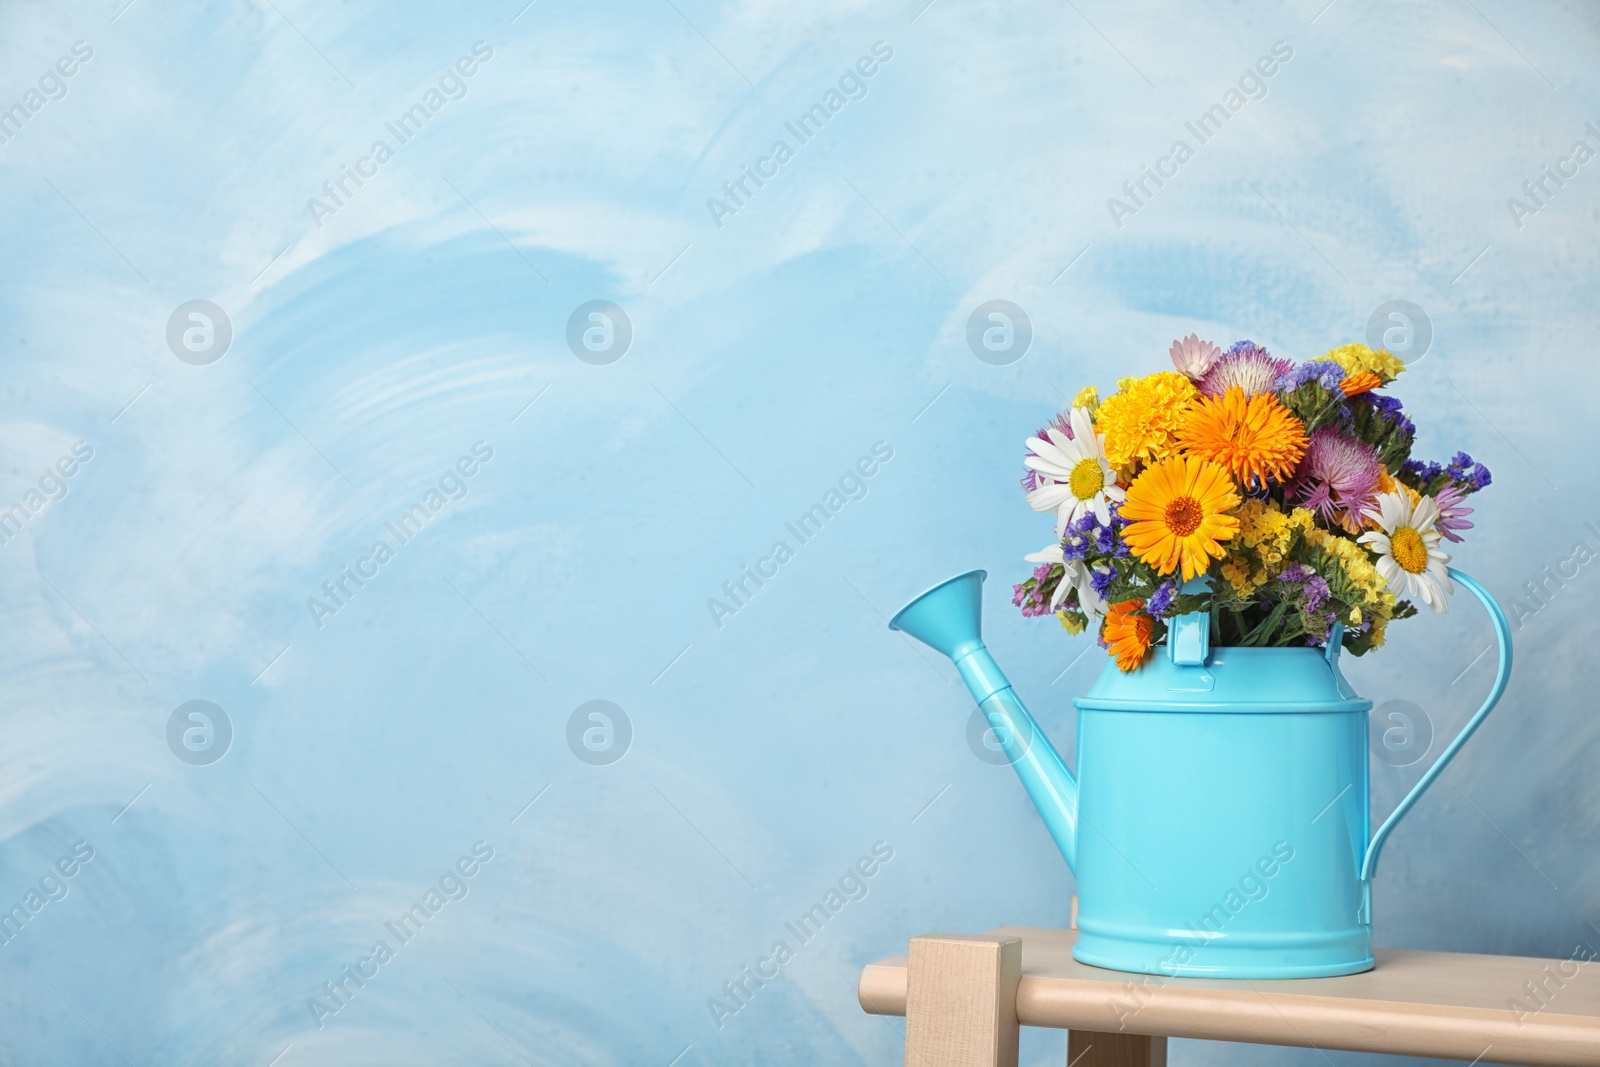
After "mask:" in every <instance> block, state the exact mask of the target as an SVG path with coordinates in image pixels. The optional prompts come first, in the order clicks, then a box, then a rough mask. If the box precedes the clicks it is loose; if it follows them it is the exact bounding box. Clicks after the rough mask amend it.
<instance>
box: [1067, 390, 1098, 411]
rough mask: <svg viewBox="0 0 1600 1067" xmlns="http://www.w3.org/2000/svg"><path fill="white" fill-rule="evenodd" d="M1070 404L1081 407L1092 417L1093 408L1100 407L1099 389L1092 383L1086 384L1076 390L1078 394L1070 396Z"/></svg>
mask: <svg viewBox="0 0 1600 1067" xmlns="http://www.w3.org/2000/svg"><path fill="white" fill-rule="evenodd" d="M1072 406H1073V407H1075V408H1083V409H1084V410H1086V411H1087V412H1088V413H1089V414H1090V416H1091V417H1092V416H1093V415H1094V413H1095V410H1096V409H1097V408H1099V407H1100V390H1098V389H1096V388H1095V387H1094V386H1092V385H1086V386H1084V387H1083V388H1082V389H1079V390H1078V395H1077V396H1075V397H1073V398H1072Z"/></svg>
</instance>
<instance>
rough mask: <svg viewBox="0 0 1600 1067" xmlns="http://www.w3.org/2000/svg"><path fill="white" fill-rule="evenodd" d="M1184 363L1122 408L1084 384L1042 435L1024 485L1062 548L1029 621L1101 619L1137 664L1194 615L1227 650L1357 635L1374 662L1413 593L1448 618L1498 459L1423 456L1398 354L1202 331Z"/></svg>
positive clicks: (1127, 661) (1038, 576)
mask: <svg viewBox="0 0 1600 1067" xmlns="http://www.w3.org/2000/svg"><path fill="white" fill-rule="evenodd" d="M1172 361H1173V363H1174V364H1175V365H1176V366H1177V371H1175V372H1174V371H1163V372H1161V373H1157V374H1151V375H1148V376H1146V377H1143V378H1123V379H1122V380H1121V381H1119V382H1118V383H1117V391H1116V393H1115V394H1113V395H1111V396H1108V397H1106V398H1105V399H1104V400H1101V399H1100V398H1099V395H1098V394H1097V392H1096V391H1095V388H1094V387H1093V386H1090V387H1088V388H1086V389H1084V390H1083V391H1082V392H1080V393H1079V394H1078V395H1077V397H1076V398H1075V399H1074V400H1073V403H1072V407H1071V409H1070V410H1068V411H1066V412H1063V413H1061V414H1059V415H1057V416H1056V417H1055V418H1054V419H1053V420H1051V422H1050V424H1049V425H1048V426H1046V427H1044V428H1043V429H1042V430H1040V431H1039V432H1038V434H1036V435H1035V436H1033V437H1030V438H1028V449H1029V452H1028V456H1027V458H1026V459H1024V460H1023V462H1024V464H1025V465H1026V466H1027V468H1028V473H1027V476H1026V477H1025V478H1023V480H1022V486H1023V488H1024V489H1025V490H1026V491H1027V494H1028V503H1029V504H1031V505H1032V506H1033V509H1034V510H1035V511H1041V512H1044V511H1048V512H1054V513H1055V517H1056V536H1057V538H1058V540H1057V541H1056V542H1054V543H1052V544H1051V545H1050V546H1049V547H1047V548H1045V549H1044V550H1043V551H1042V552H1036V553H1034V554H1033V555H1030V556H1028V557H1027V559H1028V561H1029V562H1031V563H1036V564H1038V566H1037V567H1036V568H1035V569H1034V572H1033V577H1031V578H1029V579H1028V580H1027V581H1025V582H1023V583H1022V584H1021V585H1018V586H1016V595H1015V597H1014V600H1013V603H1015V604H1016V605H1017V606H1018V607H1020V608H1021V609H1022V613H1023V614H1024V615H1026V616H1035V615H1051V614H1053V615H1055V616H1056V617H1057V618H1059V619H1060V620H1061V624H1062V625H1063V626H1064V627H1066V629H1067V630H1068V631H1069V632H1071V633H1081V632H1082V631H1083V630H1084V628H1085V627H1087V626H1088V625H1089V623H1090V621H1091V620H1092V621H1094V622H1095V624H1096V625H1097V626H1098V627H1099V635H1100V644H1101V646H1102V647H1104V648H1105V649H1107V650H1108V651H1109V653H1110V654H1111V655H1112V656H1114V657H1116V661H1117V666H1119V667H1120V668H1122V669H1123V670H1125V671H1130V670H1134V669H1135V668H1137V667H1138V666H1139V665H1140V664H1141V663H1143V662H1144V659H1145V657H1146V656H1147V655H1148V653H1149V651H1150V647H1151V646H1152V645H1153V644H1155V643H1156V642H1158V641H1160V640H1161V639H1162V637H1164V636H1165V634H1166V630H1167V624H1166V621H1165V620H1167V619H1170V618H1172V617H1173V616H1174V615H1179V614H1183V613H1186V612H1191V611H1203V610H1210V611H1211V612H1212V616H1213V620H1214V621H1213V626H1212V641H1213V643H1215V644H1221V645H1253V646H1257V647H1276V646H1284V645H1313V646H1324V645H1326V643H1327V642H1328V641H1330V640H1334V641H1341V640H1342V642H1343V647H1344V648H1346V649H1348V650H1349V651H1350V652H1351V653H1353V654H1355V655H1358V656H1359V655H1361V654H1362V653H1364V652H1367V651H1368V650H1370V649H1373V648H1377V647H1378V646H1380V645H1382V644H1383V640H1384V631H1385V629H1386V628H1387V626H1388V625H1389V622H1390V621H1391V620H1393V619H1401V618H1406V617H1408V616H1411V615H1415V614H1416V608H1415V607H1414V606H1413V605H1412V603H1411V600H1410V599H1407V598H1415V599H1418V600H1421V601H1422V602H1423V603H1424V604H1426V605H1428V607H1430V608H1432V609H1433V610H1434V611H1436V612H1443V611H1445V610H1446V608H1447V607H1448V603H1447V601H1446V599H1445V597H1446V596H1447V594H1449V593H1451V592H1453V589H1452V586H1451V582H1450V576H1449V574H1448V572H1447V570H1446V564H1448V563H1449V561H1450V556H1449V555H1448V554H1447V553H1445V552H1444V551H1443V549H1442V548H1441V547H1440V546H1441V542H1442V541H1460V540H1461V536H1460V531H1462V530H1466V529H1470V528H1471V527H1472V523H1470V522H1468V521H1466V519H1465V516H1467V515H1470V514H1471V513H1472V509H1471V508H1469V507H1465V506H1464V505H1463V501H1465V499H1466V498H1467V496H1469V495H1470V494H1472V493H1475V492H1477V491H1478V490H1479V489H1482V488H1484V487H1485V486H1487V485H1488V484H1489V471H1488V469H1487V468H1485V467H1484V466H1483V464H1481V463H1474V462H1473V460H1472V457H1470V456H1468V455H1467V454H1466V453H1464V452H1461V453H1457V454H1456V457H1455V459H1454V460H1452V461H1451V462H1450V464H1449V465H1448V466H1441V465H1440V464H1437V463H1422V462H1418V461H1416V460H1413V459H1412V458H1411V444H1412V441H1413V439H1414V438H1415V435H1416V427H1415V426H1414V425H1413V424H1412V422H1411V420H1410V419H1408V418H1407V417H1406V416H1405V413H1404V412H1403V411H1402V410H1401V406H1400V401H1399V400H1397V399H1395V398H1394V397H1392V396H1387V395H1384V394H1382V393H1380V392H1378V390H1380V389H1382V388H1384V387H1386V386H1388V385H1389V384H1390V383H1391V382H1393V381H1394V379H1395V377H1396V376H1397V375H1399V373H1400V372H1401V371H1402V370H1404V369H1405V365H1404V364H1403V363H1401V361H1400V360H1399V359H1397V358H1395V357H1394V356H1392V355H1390V354H1389V353H1388V352H1386V351H1383V350H1381V349H1380V350H1378V351H1373V350H1372V349H1370V348H1368V347H1367V346H1365V345H1343V346H1341V347H1339V348H1335V349H1333V350H1332V351H1331V352H1329V353H1328V354H1327V355H1326V356H1324V357H1323V358H1321V359H1315V360H1311V361H1309V362H1306V363H1301V364H1299V365H1298V366H1297V365H1295V363H1294V362H1293V361H1292V360H1287V359H1278V358H1276V357H1275V356H1273V355H1272V354H1271V353H1270V352H1268V351H1267V350H1266V349H1264V348H1262V347H1260V346H1259V345H1256V344H1253V343H1251V342H1249V341H1240V342H1239V343H1238V344H1236V345H1234V346H1233V347H1232V348H1230V349H1228V350H1227V351H1226V352H1223V351H1222V350H1220V349H1218V348H1217V347H1216V346H1215V345H1212V344H1209V343H1207V342H1205V341H1201V340H1200V339H1199V338H1198V337H1196V336H1194V335H1193V334H1191V335H1190V336H1189V337H1187V338H1186V339H1184V340H1182V341H1178V342H1174V344H1173V346H1172ZM1202 576H1204V577H1206V578H1207V579H1208V580H1207V581H1199V580H1198V579H1200V578H1201V577H1202Z"/></svg>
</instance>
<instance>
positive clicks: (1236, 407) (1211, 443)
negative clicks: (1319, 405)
mask: <svg viewBox="0 0 1600 1067" xmlns="http://www.w3.org/2000/svg"><path fill="white" fill-rule="evenodd" d="M1178 443H1179V444H1180V445H1182V446H1183V448H1184V450H1185V451H1186V452H1188V453H1189V455H1191V456H1199V457H1200V458H1201V459H1209V460H1211V461H1212V462H1213V463H1220V464H1222V465H1223V466H1224V467H1226V468H1227V469H1228V473H1229V474H1231V475H1233V478H1234V480H1235V481H1237V482H1239V483H1240V484H1242V485H1245V486H1250V485H1252V484H1254V485H1265V484H1266V481H1267V479H1268V478H1273V479H1276V480H1278V481H1282V480H1283V479H1285V478H1287V477H1288V476H1289V475H1291V474H1293V473H1294V469H1295V467H1296V466H1298V465H1299V463H1300V457H1301V456H1302V455H1304V454H1305V450H1306V428H1305V426H1304V425H1303V424H1302V423H1301V422H1300V420H1299V419H1297V418H1295V417H1294V416H1293V415H1291V414H1290V413H1289V409H1288V408H1286V407H1284V406H1283V401H1281V400H1279V399H1278V397H1277V394H1276V393H1257V394H1256V395H1255V396H1252V397H1248V398H1247V397H1246V396H1245V395H1244V389H1242V388H1241V387H1240V386H1237V385H1231V386H1229V387H1228V391H1227V392H1226V393H1223V394H1222V395H1221V396H1219V397H1209V398H1202V399H1200V400H1199V401H1197V402H1196V403H1195V404H1194V405H1193V406H1192V407H1190V408H1189V410H1188V412H1187V413H1185V415H1184V418H1183V424H1182V425H1181V426H1180V427H1179V428H1178Z"/></svg>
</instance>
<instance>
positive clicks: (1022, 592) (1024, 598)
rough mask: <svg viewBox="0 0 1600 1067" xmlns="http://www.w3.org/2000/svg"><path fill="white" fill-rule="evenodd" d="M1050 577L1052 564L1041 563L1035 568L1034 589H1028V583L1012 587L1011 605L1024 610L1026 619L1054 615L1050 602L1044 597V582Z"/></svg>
mask: <svg viewBox="0 0 1600 1067" xmlns="http://www.w3.org/2000/svg"><path fill="white" fill-rule="evenodd" d="M1048 577H1050V564H1048V563H1041V564H1039V565H1038V566H1037V567H1035V568H1033V588H1032V589H1029V588H1028V586H1027V583H1026V582H1024V583H1023V584H1021V585H1014V586H1012V587H1011V605H1012V607H1017V608H1021V609H1022V617H1023V618H1024V619H1032V618H1035V617H1037V616H1039V615H1050V614H1053V612H1051V610H1050V601H1049V599H1048V598H1047V597H1046V596H1045V595H1044V581H1045V579H1046V578H1048Z"/></svg>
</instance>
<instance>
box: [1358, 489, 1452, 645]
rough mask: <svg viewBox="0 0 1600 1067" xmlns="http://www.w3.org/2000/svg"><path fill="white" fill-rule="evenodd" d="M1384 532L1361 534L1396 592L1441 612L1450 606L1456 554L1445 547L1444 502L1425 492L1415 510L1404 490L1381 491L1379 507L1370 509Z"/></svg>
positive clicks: (1360, 540) (1380, 571)
mask: <svg viewBox="0 0 1600 1067" xmlns="http://www.w3.org/2000/svg"><path fill="white" fill-rule="evenodd" d="M1366 514H1367V516H1368V517H1369V518H1371V519H1372V520H1373V521H1374V522H1376V523H1377V524H1378V525H1379V526H1380V527H1382V529H1381V530H1373V531H1371V532H1369V533H1364V534H1362V535H1361V536H1360V537H1358V538H1356V540H1357V541H1359V542H1361V543H1362V544H1364V545H1366V546H1367V547H1368V548H1370V549H1372V551H1374V552H1376V553H1377V554H1378V573H1379V574H1381V575H1383V577H1384V579H1385V580H1386V581H1387V582H1388V583H1389V588H1390V589H1391V590H1392V591H1393V592H1394V595H1395V596H1412V597H1415V598H1416V599H1418V600H1421V601H1422V602H1423V603H1424V604H1426V605H1428V607H1430V608H1432V609H1433V610H1434V611H1435V612H1436V613H1438V614H1440V615H1442V614H1444V613H1445V612H1446V611H1449V610H1450V602H1449V601H1448V600H1446V599H1445V598H1446V596H1447V595H1449V594H1450V593H1453V592H1455V585H1454V584H1453V583H1452V582H1451V581H1450V573H1449V571H1448V570H1447V569H1446V567H1447V566H1448V564H1449V563H1450V554H1449V553H1448V552H1445V551H1442V550H1441V549H1440V548H1439V531H1438V530H1437V529H1436V524H1437V523H1438V521H1439V506H1438V505H1437V504H1435V503H1434V501H1433V498H1432V497H1428V496H1425V497H1423V498H1422V499H1421V500H1420V501H1418V502H1417V505H1416V507H1415V508H1413V507H1412V505H1411V498H1410V497H1409V496H1407V495H1406V494H1405V493H1404V492H1403V491H1402V492H1394V493H1380V494H1378V501H1377V506H1376V507H1375V508H1373V509H1371V510H1369V511H1367V512H1366Z"/></svg>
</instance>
